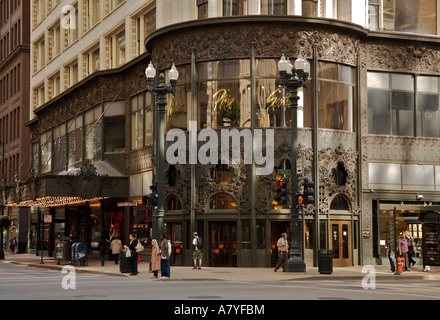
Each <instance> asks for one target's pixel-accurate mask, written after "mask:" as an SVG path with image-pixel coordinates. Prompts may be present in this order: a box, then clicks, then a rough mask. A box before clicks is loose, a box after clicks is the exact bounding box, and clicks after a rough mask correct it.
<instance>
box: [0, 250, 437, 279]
mask: <svg viewBox="0 0 440 320" xmlns="http://www.w3.org/2000/svg"><path fill="white" fill-rule="evenodd" d="M0 263H11V264H16V265H23V266H31V267H37V268H45V269H52V270H60V271H61V269H62V268H63V267H64V266H66V265H68V261H61V264H60V265H58V264H57V260H55V259H54V258H49V257H43V264H41V257H37V256H35V254H10V253H5V260H0ZM138 267H139V268H138V269H139V274H138V275H137V276H136V277H131V276H130V275H129V274H128V273H121V272H120V269H119V265H115V263H114V262H113V261H106V262H105V265H104V266H101V262H100V261H98V260H90V261H88V265H87V266H79V267H76V272H78V273H91V274H98V275H108V276H122V277H127V278H130V279H133V280H135V279H137V280H151V281H203V280H210V281H247V282H249V281H294V280H318V281H322V280H336V281H337V280H360V281H361V280H362V279H363V278H364V277H365V276H366V275H368V274H369V273H370V271H369V270H366V271H365V272H364V273H363V272H362V269H363V266H353V267H345V268H333V273H332V274H330V275H329V274H320V273H319V271H318V268H314V267H310V268H307V269H306V272H305V273H287V272H282V270H278V272H276V273H275V272H274V271H273V268H218V267H203V268H202V270H194V269H193V268H192V267H181V266H172V267H171V279H151V277H152V275H153V274H152V273H150V272H149V263H148V262H142V263H141V264H140V265H139V266H138ZM374 269H375V271H376V279H383V280H391V279H401V278H402V279H418V280H437V281H440V268H438V267H431V270H430V271H429V272H423V270H422V269H423V268H422V266H417V265H416V266H415V267H413V268H412V270H411V272H404V273H403V274H402V275H400V276H396V275H394V274H393V273H390V272H389V268H388V266H374Z"/></svg>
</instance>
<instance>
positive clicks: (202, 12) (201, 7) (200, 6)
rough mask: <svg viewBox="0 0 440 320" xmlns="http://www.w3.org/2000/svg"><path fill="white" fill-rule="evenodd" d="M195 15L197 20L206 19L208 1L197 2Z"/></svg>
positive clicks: (199, 0)
mask: <svg viewBox="0 0 440 320" xmlns="http://www.w3.org/2000/svg"><path fill="white" fill-rule="evenodd" d="M197 13H198V14H197V17H198V18H199V19H205V18H208V0H197Z"/></svg>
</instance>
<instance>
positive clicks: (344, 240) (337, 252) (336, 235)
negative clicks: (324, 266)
mask: <svg viewBox="0 0 440 320" xmlns="http://www.w3.org/2000/svg"><path fill="white" fill-rule="evenodd" d="M350 223H351V222H350V221H331V226H330V232H331V241H330V244H331V248H330V249H331V250H333V266H335V267H349V266H351V227H350Z"/></svg>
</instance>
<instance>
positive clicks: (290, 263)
mask: <svg viewBox="0 0 440 320" xmlns="http://www.w3.org/2000/svg"><path fill="white" fill-rule="evenodd" d="M286 272H293V273H300V272H301V273H304V272H306V264H305V263H304V261H303V260H302V259H301V258H298V257H291V258H290V259H289V260H287V264H286Z"/></svg>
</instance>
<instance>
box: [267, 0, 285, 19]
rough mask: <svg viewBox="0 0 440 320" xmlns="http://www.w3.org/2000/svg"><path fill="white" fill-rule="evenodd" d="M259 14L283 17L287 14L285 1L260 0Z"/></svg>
mask: <svg viewBox="0 0 440 320" xmlns="http://www.w3.org/2000/svg"><path fill="white" fill-rule="evenodd" d="M261 14H268V15H285V14H287V1H286V0H262V1H261Z"/></svg>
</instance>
